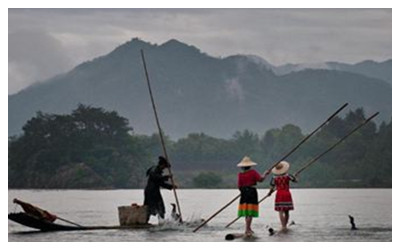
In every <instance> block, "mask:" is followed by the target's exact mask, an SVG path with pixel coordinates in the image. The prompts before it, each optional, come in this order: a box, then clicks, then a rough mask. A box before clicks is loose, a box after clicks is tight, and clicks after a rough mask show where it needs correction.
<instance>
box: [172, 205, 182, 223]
mask: <svg viewBox="0 0 400 250" xmlns="http://www.w3.org/2000/svg"><path fill="white" fill-rule="evenodd" d="M171 206H172V211H171V218H172V219H174V220H176V221H178V220H179V218H180V216H179V214H178V213H177V212H176V205H175V204H174V203H171Z"/></svg>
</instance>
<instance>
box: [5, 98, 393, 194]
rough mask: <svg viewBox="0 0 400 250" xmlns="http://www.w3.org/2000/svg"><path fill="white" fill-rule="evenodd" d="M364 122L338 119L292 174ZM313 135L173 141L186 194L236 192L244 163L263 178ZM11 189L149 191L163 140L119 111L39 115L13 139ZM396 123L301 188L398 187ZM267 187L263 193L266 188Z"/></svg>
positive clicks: (367, 135) (351, 144) (348, 146)
mask: <svg viewBox="0 0 400 250" xmlns="http://www.w3.org/2000/svg"><path fill="white" fill-rule="evenodd" d="M364 119H365V114H364V111H363V109H362V108H359V109H357V110H355V111H350V112H349V113H347V114H346V115H345V116H344V117H335V118H334V119H332V120H331V121H330V122H329V123H328V124H327V125H326V126H324V127H323V128H322V129H321V130H320V131H319V132H317V133H316V134H315V135H314V136H313V137H311V139H310V140H309V141H307V142H306V143H305V144H304V145H303V146H301V147H300V148H299V149H298V150H297V151H296V152H294V153H293V154H292V155H291V156H290V157H289V158H288V159H287V160H288V161H289V162H290V163H291V171H293V172H294V171H296V169H299V168H300V167H301V166H302V165H304V164H305V163H306V162H308V161H309V160H310V159H312V158H313V157H315V156H317V155H318V154H319V153H321V152H322V151H324V150H325V149H327V148H328V147H330V146H331V145H332V144H333V143H335V142H336V141H337V140H339V139H340V138H342V137H343V136H344V135H345V134H347V133H348V132H349V131H350V130H352V129H353V128H354V127H355V126H357V125H358V124H359V123H360V122H361V121H363V120H364ZM306 135H307V134H306V133H304V132H302V130H301V128H299V127H298V126H296V125H293V124H287V125H285V126H283V127H281V128H274V129H269V130H267V131H266V132H265V133H264V134H263V135H258V134H256V133H253V132H251V130H244V131H237V132H236V133H235V134H233V136H232V137H231V138H229V139H222V138H215V137H212V136H209V135H206V134H204V133H192V134H188V135H187V136H186V137H184V138H180V139H178V140H175V141H174V140H171V139H170V138H169V137H168V136H165V138H166V147H167V150H168V152H169V158H170V160H171V164H172V167H173V169H172V170H173V173H174V174H175V175H176V180H177V182H178V185H179V186H180V187H181V188H235V187H236V175H237V172H238V170H239V169H238V168H237V167H236V164H237V162H239V161H240V159H241V158H242V157H243V156H244V155H249V156H250V157H251V158H252V159H253V160H254V161H256V162H257V163H259V165H258V166H257V167H256V169H257V170H259V172H262V171H264V170H265V169H266V168H267V167H269V166H271V164H273V163H275V162H276V161H277V160H278V159H280V158H281V157H282V156H283V155H284V154H285V153H286V152H288V151H289V150H290V149H291V148H292V147H293V146H295V145H296V144H297V143H298V142H299V141H300V140H301V139H302V138H304V137H305V136H306ZM8 145H9V146H8V148H9V153H8V161H9V164H8V175H9V176H8V177H9V179H8V185H9V188H143V187H144V185H145V181H146V177H145V172H146V170H147V169H148V168H149V167H150V166H151V165H153V164H155V162H156V159H157V156H158V155H161V147H160V141H159V137H158V134H153V135H139V134H135V133H134V131H133V129H132V128H131V127H129V123H128V120H127V119H126V118H124V117H121V116H119V115H118V113H117V112H115V111H106V110H104V109H102V108H96V107H91V106H85V105H79V106H78V107H77V108H76V109H75V110H74V111H73V112H72V113H71V114H64V115H59V114H46V113H42V112H38V113H37V114H36V116H35V117H33V118H31V119H30V120H29V121H27V122H26V124H25V125H24V126H23V133H22V134H21V135H19V136H14V137H10V138H9V142H8ZM391 159H392V123H391V122H390V123H385V122H383V123H381V124H380V125H379V126H378V125H377V124H375V123H374V122H373V121H372V122H370V123H368V124H367V125H366V126H364V127H363V128H362V129H360V130H358V131H357V132H356V133H355V134H353V135H352V136H351V137H349V138H348V139H347V140H346V141H344V142H343V143H342V144H340V145H339V146H338V147H336V148H335V149H334V150H332V151H331V152H330V153H329V154H327V155H326V156H324V157H323V158H321V159H320V160H319V161H317V162H316V163H314V165H313V166H312V167H310V168H309V169H307V170H306V171H304V172H303V173H302V174H301V176H300V181H299V184H298V185H297V186H298V187H391V185H392V160H391ZM267 185H268V182H265V183H263V184H262V185H261V186H267Z"/></svg>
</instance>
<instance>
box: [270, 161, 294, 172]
mask: <svg viewBox="0 0 400 250" xmlns="http://www.w3.org/2000/svg"><path fill="white" fill-rule="evenodd" d="M280 164H282V167H281V168H280V169H277V168H276V167H274V168H273V169H272V173H273V174H276V175H280V174H286V173H287V172H288V171H289V168H290V165H289V163H286V162H282V163H280Z"/></svg>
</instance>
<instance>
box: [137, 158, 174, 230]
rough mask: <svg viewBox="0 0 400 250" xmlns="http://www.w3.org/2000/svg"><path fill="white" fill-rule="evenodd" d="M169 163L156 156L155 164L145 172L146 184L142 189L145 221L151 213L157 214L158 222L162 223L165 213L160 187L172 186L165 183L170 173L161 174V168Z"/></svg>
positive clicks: (168, 165)
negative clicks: (156, 161) (145, 209)
mask: <svg viewBox="0 0 400 250" xmlns="http://www.w3.org/2000/svg"><path fill="white" fill-rule="evenodd" d="M169 167H171V165H170V164H169V163H168V161H167V160H166V159H165V158H164V157H162V156H159V157H158V164H157V166H153V167H151V168H149V169H148V170H147V172H146V176H147V178H148V179H147V185H146V188H145V189H144V205H147V221H149V219H150V216H151V215H158V222H159V223H162V222H163V220H164V215H165V206H164V201H163V199H162V196H161V192H160V187H163V188H166V189H169V190H171V189H172V188H173V187H174V186H173V185H171V184H169V183H167V182H166V181H168V179H169V178H171V176H170V175H163V170H164V169H165V168H169ZM175 188H176V187H175Z"/></svg>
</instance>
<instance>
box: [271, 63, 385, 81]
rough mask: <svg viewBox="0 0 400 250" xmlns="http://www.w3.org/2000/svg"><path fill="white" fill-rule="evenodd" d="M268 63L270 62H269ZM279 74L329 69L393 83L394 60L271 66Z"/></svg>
mask: <svg viewBox="0 0 400 250" xmlns="http://www.w3.org/2000/svg"><path fill="white" fill-rule="evenodd" d="M267 65H268V64H267ZM269 69H271V70H273V71H274V73H275V74H277V75H286V74H289V73H291V72H297V71H302V70H306V69H327V70H337V71H345V72H351V73H355V74H360V75H364V76H367V77H372V78H377V79H380V80H383V81H386V82H388V83H390V84H391V83H392V60H391V59H390V60H386V61H384V62H374V61H372V60H366V61H363V62H359V63H356V64H348V63H339V62H324V63H312V64H307V63H301V64H291V63H289V64H284V65H281V66H273V65H272V66H270V67H269Z"/></svg>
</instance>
